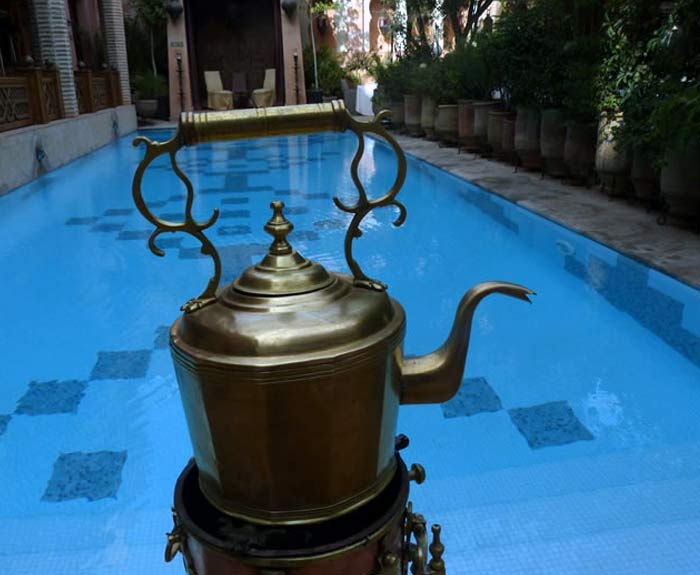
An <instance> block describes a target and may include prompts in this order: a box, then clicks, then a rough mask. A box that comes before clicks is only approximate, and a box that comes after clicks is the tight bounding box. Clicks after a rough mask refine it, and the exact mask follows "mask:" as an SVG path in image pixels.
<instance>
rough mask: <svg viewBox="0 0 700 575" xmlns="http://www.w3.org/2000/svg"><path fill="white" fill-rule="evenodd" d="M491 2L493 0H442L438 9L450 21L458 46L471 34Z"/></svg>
mask: <svg viewBox="0 0 700 575" xmlns="http://www.w3.org/2000/svg"><path fill="white" fill-rule="evenodd" d="M492 3H493V0H442V3H441V5H440V11H441V12H442V15H443V16H444V17H445V18H447V19H448V21H449V22H450V25H451V26H452V30H453V32H454V34H455V40H456V41H457V45H458V46H459V45H460V44H465V43H466V42H467V40H468V39H469V38H470V37H471V36H472V35H473V33H474V32H475V31H476V29H477V24H478V22H479V19H480V18H481V17H482V16H483V15H484V14H486V11H487V10H488V9H489V8H490V7H491V4H492Z"/></svg>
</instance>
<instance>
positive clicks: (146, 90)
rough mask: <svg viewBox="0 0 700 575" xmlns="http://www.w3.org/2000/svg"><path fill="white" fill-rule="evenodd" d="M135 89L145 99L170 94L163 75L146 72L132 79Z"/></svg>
mask: <svg viewBox="0 0 700 575" xmlns="http://www.w3.org/2000/svg"><path fill="white" fill-rule="evenodd" d="M131 85H132V87H133V88H134V91H135V92H136V93H137V94H138V97H139V98H140V99H143V100H148V99H154V98H157V97H159V96H167V95H168V85H167V83H166V81H165V78H163V76H159V75H157V74H151V73H150V72H146V73H145V74H142V75H140V76H134V78H133V79H132V81H131Z"/></svg>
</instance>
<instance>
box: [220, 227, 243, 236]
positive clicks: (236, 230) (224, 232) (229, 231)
mask: <svg viewBox="0 0 700 575" xmlns="http://www.w3.org/2000/svg"><path fill="white" fill-rule="evenodd" d="M216 233H218V234H219V235H220V236H244V235H246V234H249V233H250V226H246V225H239V226H221V227H220V228H218V229H217V232H216Z"/></svg>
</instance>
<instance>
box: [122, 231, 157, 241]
mask: <svg viewBox="0 0 700 575" xmlns="http://www.w3.org/2000/svg"><path fill="white" fill-rule="evenodd" d="M152 233H153V230H122V231H121V232H119V235H117V239H118V240H147V239H148V238H150V237H151V234H152Z"/></svg>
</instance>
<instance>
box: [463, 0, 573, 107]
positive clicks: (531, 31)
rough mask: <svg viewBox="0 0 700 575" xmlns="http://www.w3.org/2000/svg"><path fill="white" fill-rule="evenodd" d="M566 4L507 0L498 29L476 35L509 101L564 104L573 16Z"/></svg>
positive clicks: (549, 0) (497, 84) (548, 0)
mask: <svg viewBox="0 0 700 575" xmlns="http://www.w3.org/2000/svg"><path fill="white" fill-rule="evenodd" d="M564 8H565V6H564V0H538V1H537V2H535V3H534V4H532V5H531V6H529V5H528V4H527V3H525V2H522V1H518V2H514V3H511V4H507V5H506V6H505V8H504V10H503V13H502V14H501V17H500V19H499V20H498V23H497V25H496V26H495V28H494V30H493V32H492V33H490V34H488V33H480V34H478V35H476V39H475V42H476V44H477V46H478V47H479V49H480V50H481V53H482V54H483V58H484V60H485V62H486V66H487V68H488V69H489V70H490V71H491V74H492V81H493V85H494V88H498V89H499V90H500V92H501V94H502V96H503V98H504V100H505V101H506V103H507V104H508V105H512V106H515V105H522V106H529V107H537V108H552V107H560V106H561V105H562V103H563V100H564V90H563V86H564V80H565V78H566V65H567V62H566V55H565V46H566V45H567V43H568V42H569V41H570V40H571V18H570V16H569V15H568V13H567V11H566V10H565V9H564Z"/></svg>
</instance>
